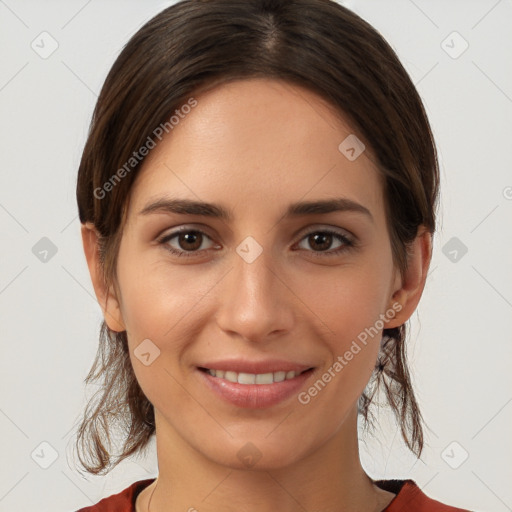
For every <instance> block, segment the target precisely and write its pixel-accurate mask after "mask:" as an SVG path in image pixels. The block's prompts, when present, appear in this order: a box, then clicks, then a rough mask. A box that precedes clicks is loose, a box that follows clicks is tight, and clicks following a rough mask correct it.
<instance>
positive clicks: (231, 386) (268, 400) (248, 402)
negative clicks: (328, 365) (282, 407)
mask: <svg viewBox="0 0 512 512" xmlns="http://www.w3.org/2000/svg"><path fill="white" fill-rule="evenodd" d="M197 371H198V373H199V376H200V377H201V378H202V379H203V382H204V383H205V384H206V385H207V386H208V387H209V388H210V389H211V390H212V391H213V392H214V393H216V394H217V395H218V396H220V397H221V398H222V399H224V400H226V401H228V402H230V403H231V404H233V405H236V406H237V407H244V408H250V409H263V408H265V407H271V406H273V405H276V404H278V403H280V402H283V401H284V400H286V399H287V398H290V397H291V396H293V395H295V394H297V393H298V392H299V390H300V388H301V387H302V386H303V385H304V382H305V381H306V380H307V379H309V377H310V376H311V375H312V374H313V370H312V369H310V370H307V371H305V372H304V373H301V374H300V375H297V376H296V377H294V378H293V379H288V380H283V381H282V382H274V383H273V384H238V383H237V382H230V381H229V380H226V379H221V378H219V377H213V376H212V375H210V374H209V373H208V372H205V371H203V370H199V369H197Z"/></svg>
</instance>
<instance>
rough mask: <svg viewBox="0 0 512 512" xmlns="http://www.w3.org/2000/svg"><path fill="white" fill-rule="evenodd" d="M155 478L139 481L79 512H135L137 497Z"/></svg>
mask: <svg viewBox="0 0 512 512" xmlns="http://www.w3.org/2000/svg"><path fill="white" fill-rule="evenodd" d="M154 481H155V479H154V478H150V479H148V480H139V481H138V482H135V483H133V484H132V485H130V486H129V487H127V488H126V489H124V490H122V491H121V492H119V493H117V494H113V495H112V496H108V497H107V498H103V499H102V500H101V501H99V502H98V503H96V505H92V506H90V507H85V508H81V509H80V510H78V511H77V512H111V511H112V510H115V511H116V512H135V500H136V499H137V496H138V495H139V494H140V493H141V492H142V491H143V490H144V489H145V488H146V487H147V486H148V485H150V484H151V483H152V482H154Z"/></svg>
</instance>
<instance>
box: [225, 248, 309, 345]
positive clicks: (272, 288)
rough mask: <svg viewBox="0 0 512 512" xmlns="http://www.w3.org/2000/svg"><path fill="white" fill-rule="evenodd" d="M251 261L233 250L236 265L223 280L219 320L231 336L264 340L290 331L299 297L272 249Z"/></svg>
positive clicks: (271, 339) (259, 341) (254, 340)
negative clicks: (291, 287) (292, 289)
mask: <svg viewBox="0 0 512 512" xmlns="http://www.w3.org/2000/svg"><path fill="white" fill-rule="evenodd" d="M250 261H251V260H250V259H249V260H246V259H244V258H243V257H242V256H240V255H239V254H238V253H237V252H234V254H233V268H232V270H231V271H230V272H229V273H228V275H227V276H226V279H225V280H223V281H224V282H223V286H222V289H221V295H220V298H219V306H218V307H219V309H218V311H217V315H216V316H217V323H218V325H219V327H220V328H221V329H222V330H223V331H225V332H226V333H228V334H229V335H231V336H238V337H240V338H245V339H246V340H248V341H251V342H258V343H265V342H268V341H273V340H275V339H276V338H277V337H279V336H282V335H283V334H285V333H287V332H290V330H291V328H292V325H293V322H294V319H295V312H296V310H297V304H298V303H299V301H298V300H297V297H296V296H294V294H293V292H292V291H291V289H290V286H289V284H287V283H286V276H285V275H284V274H283V271H282V270H279V268H278V265H276V263H275V262H273V261H272V254H271V251H270V250H266V249H264V250H263V251H262V252H261V254H259V256H258V257H257V258H256V259H255V260H254V261H252V262H250Z"/></svg>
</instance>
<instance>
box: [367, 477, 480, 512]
mask: <svg viewBox="0 0 512 512" xmlns="http://www.w3.org/2000/svg"><path fill="white" fill-rule="evenodd" d="M374 483H375V485H377V486H378V487H380V488H381V489H384V490H386V491H390V492H394V493H395V494H396V497H395V498H394V499H393V500H392V501H391V502H390V503H389V505H388V506H387V507H386V509H385V510H383V511H382V512H406V511H407V512H413V511H414V512H470V511H469V510H466V509H462V508H457V507H453V506H451V505H447V504H445V503H441V502H440V501H436V500H434V499H432V498H430V497H429V496H427V495H426V494H425V493H424V492H423V491H422V490H421V489H420V488H419V487H418V485H417V484H416V482H414V480H378V481H376V482H374Z"/></svg>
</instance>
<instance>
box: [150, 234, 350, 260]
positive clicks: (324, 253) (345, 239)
mask: <svg viewBox="0 0 512 512" xmlns="http://www.w3.org/2000/svg"><path fill="white" fill-rule="evenodd" d="M187 233H199V234H201V235H204V236H206V237H207V238H210V237H209V236H208V235H207V234H206V233H205V232H204V231H201V230H199V229H183V230H180V231H175V232H174V233H169V234H168V235H165V236H163V237H162V238H160V239H159V240H157V242H158V243H159V244H161V245H165V246H166V250H168V251H169V252H170V253H172V254H174V255H175V256H178V257H180V258H191V257H194V256H196V255H197V254H198V253H199V252H200V251H178V250H177V249H174V248H173V247H170V246H169V245H168V242H169V241H170V240H172V239H173V238H176V237H177V236H179V235H182V234H187ZM319 233H321V234H328V235H332V236H333V237H334V238H336V239H337V240H339V241H340V242H342V243H343V245H342V246H341V247H339V248H338V249H335V250H331V251H308V252H311V253H313V254H314V256H315V257H320V258H324V257H330V256H338V255H339V254H341V253H343V252H345V251H348V250H349V249H351V248H353V247H355V246H356V243H355V242H354V241H352V240H350V239H349V238H348V237H346V236H345V235H342V234H341V233H338V232H337V231H333V230H330V229H321V230H319V229H316V230H313V231H310V232H309V233H306V234H304V236H303V237H302V238H301V239H300V240H299V243H300V242H302V240H304V239H305V238H307V237H309V236H311V235H314V234H319ZM205 250H207V251H208V250H210V249H205ZM301 250H305V249H301Z"/></svg>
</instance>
